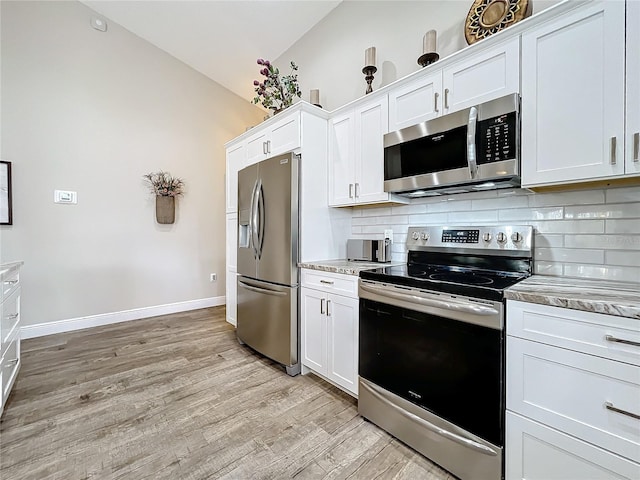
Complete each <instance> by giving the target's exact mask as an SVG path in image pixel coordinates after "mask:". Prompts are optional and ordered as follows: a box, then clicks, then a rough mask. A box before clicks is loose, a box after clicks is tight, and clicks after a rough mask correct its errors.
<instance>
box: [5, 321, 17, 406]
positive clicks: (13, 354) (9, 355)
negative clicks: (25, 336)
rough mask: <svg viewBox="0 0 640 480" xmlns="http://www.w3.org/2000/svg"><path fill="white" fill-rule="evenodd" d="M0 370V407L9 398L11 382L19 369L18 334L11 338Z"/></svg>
mask: <svg viewBox="0 0 640 480" xmlns="http://www.w3.org/2000/svg"><path fill="white" fill-rule="evenodd" d="M0 368H2V392H1V393H2V405H4V402H5V401H6V399H7V397H8V396H9V392H10V391H11V387H12V386H13V382H14V381H15V379H16V375H17V374H18V369H19V368H20V332H17V334H16V335H15V336H14V337H12V339H11V341H10V342H9V346H8V347H7V350H6V351H5V352H4V355H3V356H2V360H0Z"/></svg>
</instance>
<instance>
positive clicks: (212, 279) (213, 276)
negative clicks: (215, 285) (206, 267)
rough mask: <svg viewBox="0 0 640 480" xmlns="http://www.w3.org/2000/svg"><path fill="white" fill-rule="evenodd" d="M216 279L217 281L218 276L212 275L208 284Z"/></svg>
mask: <svg viewBox="0 0 640 480" xmlns="http://www.w3.org/2000/svg"><path fill="white" fill-rule="evenodd" d="M217 279H218V275H216V274H215V273H212V274H211V276H210V277H209V281H210V282H215V281H216V280H217Z"/></svg>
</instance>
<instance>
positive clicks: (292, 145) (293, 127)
mask: <svg viewBox="0 0 640 480" xmlns="http://www.w3.org/2000/svg"><path fill="white" fill-rule="evenodd" d="M278 116H282V117H283V118H282V120H280V121H278V122H277V123H275V124H274V125H273V126H272V127H271V129H270V133H269V139H268V140H267V141H268V143H267V156H269V157H272V156H274V155H280V154H281V153H286V152H290V151H291V150H295V149H296V148H298V147H300V113H299V112H295V113H291V114H285V113H280V114H278Z"/></svg>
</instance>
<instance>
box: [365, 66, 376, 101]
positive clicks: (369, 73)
mask: <svg viewBox="0 0 640 480" xmlns="http://www.w3.org/2000/svg"><path fill="white" fill-rule="evenodd" d="M377 71H378V69H377V68H376V67H375V66H374V65H369V66H367V67H364V68H363V69H362V73H364V79H365V80H366V81H367V91H366V92H364V93H365V95H366V94H367V93H371V92H373V88H372V87H371V82H373V74H374V73H376V72H377Z"/></svg>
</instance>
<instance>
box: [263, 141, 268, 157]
mask: <svg viewBox="0 0 640 480" xmlns="http://www.w3.org/2000/svg"><path fill="white" fill-rule="evenodd" d="M262 153H263V154H265V155H266V154H267V142H262Z"/></svg>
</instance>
